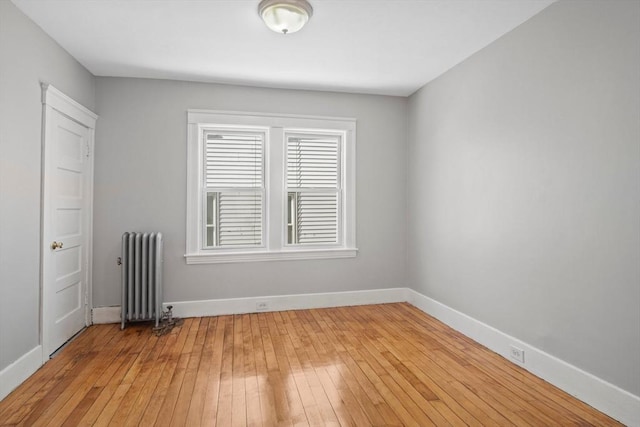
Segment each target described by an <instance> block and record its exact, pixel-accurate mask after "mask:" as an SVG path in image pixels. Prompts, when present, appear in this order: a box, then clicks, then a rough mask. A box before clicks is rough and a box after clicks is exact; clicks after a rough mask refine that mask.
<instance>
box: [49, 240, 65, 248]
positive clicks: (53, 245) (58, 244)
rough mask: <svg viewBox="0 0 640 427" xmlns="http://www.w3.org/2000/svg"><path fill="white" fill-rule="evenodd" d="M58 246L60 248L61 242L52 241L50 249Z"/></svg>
mask: <svg viewBox="0 0 640 427" xmlns="http://www.w3.org/2000/svg"><path fill="white" fill-rule="evenodd" d="M58 248H60V249H62V242H55V241H54V242H53V243H52V244H51V249H58Z"/></svg>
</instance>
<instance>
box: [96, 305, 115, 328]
mask: <svg viewBox="0 0 640 427" xmlns="http://www.w3.org/2000/svg"><path fill="white" fill-rule="evenodd" d="M120 320H121V319H120V306H119V305H118V306H115V307H94V308H93V309H92V310H91V322H92V323H93V324H94V325H97V324H100V323H120Z"/></svg>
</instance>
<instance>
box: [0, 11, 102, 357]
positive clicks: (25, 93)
mask: <svg viewBox="0 0 640 427" xmlns="http://www.w3.org/2000/svg"><path fill="white" fill-rule="evenodd" d="M40 81H46V82H49V83H51V84H53V85H54V86H56V87H57V88H58V89H60V90H61V91H63V92H65V93H66V94H67V95H69V96H71V97H72V98H74V99H75V100H76V101H78V102H80V103H81V104H83V105H85V106H86V107H88V108H90V109H92V108H93V107H94V99H95V98H94V95H95V94H94V79H93V76H92V75H91V74H90V73H89V72H88V71H87V70H86V69H85V68H84V67H82V66H81V65H80V64H79V63H78V62H77V61H76V60H75V59H73V58H72V57H71V56H70V55H69V54H68V53H67V52H65V51H64V50H63V49H62V48H61V47H60V46H59V45H57V44H56V43H55V42H54V41H53V40H52V39H51V38H50V37H49V36H47V35H46V34H45V33H44V32H43V31H42V30H41V29H40V28H39V27H37V26H36V25H35V24H34V23H33V22H32V21H31V20H30V19H29V18H27V17H26V16H25V15H24V14H23V13H22V12H20V11H19V10H18V9H17V8H16V7H15V6H14V5H13V4H12V3H11V2H9V1H4V0H0V120H1V122H0V370H2V369H3V368H5V367H6V366H8V365H9V364H11V363H12V362H14V361H15V360H17V359H18V358H19V357H21V356H22V355H24V354H25V353H27V352H28V351H29V350H31V349H33V348H34V347H36V346H37V345H38V344H39V341H40V338H39V337H40V332H39V331H40V272H39V271H40V178H41V177H40V170H41V167H40V161H41V137H40V136H41V134H40V132H41V126H40V125H41V120H42V104H41V103H40V99H41V98H40Z"/></svg>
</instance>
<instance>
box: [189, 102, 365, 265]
mask: <svg viewBox="0 0 640 427" xmlns="http://www.w3.org/2000/svg"><path fill="white" fill-rule="evenodd" d="M225 126H226V127H251V128H255V127H260V128H268V130H267V138H266V140H265V147H264V156H265V162H264V168H265V170H264V173H265V188H266V189H267V191H266V192H265V201H264V203H265V207H266V209H265V210H264V218H263V223H264V224H265V227H264V228H263V243H264V246H263V247H256V248H235V249H229V248H224V249H223V248H214V249H203V245H202V238H203V237H202V232H201V231H202V230H201V223H202V221H203V202H202V197H201V188H202V187H201V183H202V174H203V165H202V162H201V154H200V153H201V152H202V143H203V141H202V137H201V134H202V130H203V129H204V128H208V127H216V128H219V127H225ZM299 129H304V130H317V131H320V132H322V131H330V132H335V131H341V132H344V135H345V136H344V138H343V139H344V141H343V145H344V147H343V151H342V154H343V155H342V159H341V165H340V167H341V169H342V191H343V193H344V194H343V196H342V212H341V214H340V215H341V218H340V220H341V221H340V222H341V225H342V230H341V236H340V238H341V241H340V244H336V245H326V244H323V245H314V246H307V245H305V246H294V245H288V244H287V243H286V224H285V221H286V210H285V206H284V203H285V200H286V194H287V193H286V180H285V164H286V142H285V140H284V137H285V130H286V131H291V130H294V131H295V130H299ZM355 183H356V120H355V119H353V118H344V117H322V116H304V115H290V114H266V113H247V112H236V111H215V110H193V109H190V110H187V218H186V220H187V224H186V232H187V235H186V237H187V239H186V240H187V245H186V253H185V259H186V262H187V264H214V263H229V262H248V261H278V260H308V259H331V258H352V257H355V256H356V254H357V252H358V249H357V247H356V193H355ZM278 189H279V190H278ZM283 198H284V199H283Z"/></svg>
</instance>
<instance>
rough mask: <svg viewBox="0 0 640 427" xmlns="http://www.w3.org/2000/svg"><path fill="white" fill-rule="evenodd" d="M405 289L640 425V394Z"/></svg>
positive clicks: (493, 345) (530, 366)
mask: <svg viewBox="0 0 640 427" xmlns="http://www.w3.org/2000/svg"><path fill="white" fill-rule="evenodd" d="M406 292H407V297H408V298H407V301H408V302H409V303H411V304H413V305H414V306H416V307H417V308H419V309H420V310H422V311H424V312H425V313H427V314H429V315H431V316H433V317H435V318H436V319H438V320H440V321H441V322H443V323H445V324H446V325H448V326H450V327H452V328H453V329H455V330H457V331H458V332H461V333H462V334H464V335H466V336H468V337H469V338H471V339H473V340H475V341H477V342H478V343H480V344H482V345H484V346H485V347H487V348H489V349H491V350H493V351H495V352H496V353H498V354H500V355H502V356H504V357H505V358H506V359H507V360H509V361H511V362H513V363H515V364H517V365H519V366H522V367H523V368H524V369H526V370H528V371H529V372H531V373H533V374H534V375H536V376H538V377H540V378H542V379H543V380H545V381H548V382H549V383H551V384H553V385H555V386H556V387H558V388H560V389H562V390H564V391H566V392H567V393H569V394H571V395H573V396H575V397H576V398H578V399H580V400H582V401H583V402H585V403H587V404H589V405H591V406H593V407H594V408H596V409H598V410H599V411H601V412H604V413H605V414H607V415H609V416H611V417H613V418H615V419H617V420H618V421H621V422H622V423H624V424H626V425H628V426H636V427H638V426H640V397H638V396H635V395H633V394H631V393H629V392H627V391H625V390H622V389H621V388H619V387H616V386H615V385H613V384H611V383H608V382H606V381H604V380H602V379H600V378H598V377H596V376H594V375H592V374H590V373H588V372H585V371H583V370H582V369H580V368H577V367H575V366H573V365H570V364H569V363H567V362H564V361H562V360H560V359H558V358H557V357H555V356H552V355H550V354H548V353H545V352H544V351H542V350H540V349H538V348H536V347H533V346H531V345H529V344H527V343H525V342H522V341H520V340H518V339H516V338H514V337H512V336H509V335H507V334H505V333H504V332H501V331H499V330H497V329H495V328H493V327H491V326H489V325H487V324H485V323H482V322H480V321H478V320H476V319H474V318H472V317H470V316H467V315H466V314H464V313H461V312H459V311H457V310H454V309H453V308H451V307H448V306H446V305H444V304H442V303H440V302H438V301H436V300H434V299H431V298H429V297H427V296H425V295H422V294H420V293H418V292H416V291H414V290H413V289H407V290H406ZM510 345H515V346H516V347H519V348H520V349H522V350H524V351H525V359H524V360H525V361H524V363H520V362H518V361H516V360H514V359H512V358H510V355H509V346H510Z"/></svg>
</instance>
